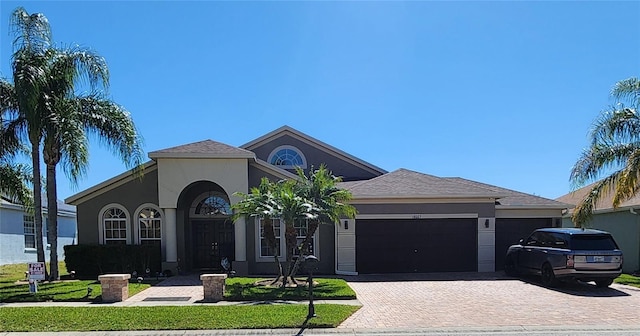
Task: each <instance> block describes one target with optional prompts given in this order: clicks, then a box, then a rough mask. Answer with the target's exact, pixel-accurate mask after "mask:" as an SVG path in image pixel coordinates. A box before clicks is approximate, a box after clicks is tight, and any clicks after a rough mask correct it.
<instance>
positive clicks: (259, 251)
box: [253, 217, 287, 262]
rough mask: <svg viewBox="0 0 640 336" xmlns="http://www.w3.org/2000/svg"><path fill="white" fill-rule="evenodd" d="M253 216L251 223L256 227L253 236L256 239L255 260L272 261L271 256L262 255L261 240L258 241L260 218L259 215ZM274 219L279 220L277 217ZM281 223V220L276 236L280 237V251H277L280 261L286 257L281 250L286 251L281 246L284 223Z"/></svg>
mask: <svg viewBox="0 0 640 336" xmlns="http://www.w3.org/2000/svg"><path fill="white" fill-rule="evenodd" d="M253 218H254V220H253V223H254V224H255V227H256V234H255V236H256V239H255V247H256V248H255V250H256V262H267V261H273V256H263V255H262V245H261V242H260V240H261V239H260V238H261V237H260V221H261V220H262V219H261V218H259V217H253ZM276 219H277V220H279V221H280V219H279V218H275V219H274V221H275V220H276ZM283 224H284V223H282V221H280V237H278V238H280V251H278V252H279V253H278V260H280V261H283V259H286V257H287V256H286V254H283V252H284V253H286V248H285V247H284V246H283V245H285V244H284V225H283Z"/></svg>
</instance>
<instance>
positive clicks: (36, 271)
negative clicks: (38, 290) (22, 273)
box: [29, 262, 44, 280]
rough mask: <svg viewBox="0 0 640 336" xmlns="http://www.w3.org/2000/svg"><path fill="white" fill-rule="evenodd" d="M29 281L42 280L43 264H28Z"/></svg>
mask: <svg viewBox="0 0 640 336" xmlns="http://www.w3.org/2000/svg"><path fill="white" fill-rule="evenodd" d="M29 280H44V263H43V262H34V263H29Z"/></svg>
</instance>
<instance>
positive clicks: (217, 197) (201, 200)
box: [189, 191, 232, 218]
mask: <svg viewBox="0 0 640 336" xmlns="http://www.w3.org/2000/svg"><path fill="white" fill-rule="evenodd" d="M231 213H232V212H231V205H230V204H229V198H228V197H227V195H226V194H225V193H222V192H216V191H211V192H206V193H203V194H201V195H200V196H198V197H197V198H196V200H195V201H194V202H193V204H192V206H191V210H190V212H189V215H190V217H204V218H209V217H223V216H224V217H226V216H230V215H231Z"/></svg>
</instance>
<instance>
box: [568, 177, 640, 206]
mask: <svg viewBox="0 0 640 336" xmlns="http://www.w3.org/2000/svg"><path fill="white" fill-rule="evenodd" d="M594 185H595V183H592V184H590V185H588V186H586V187H582V188H580V189H577V190H575V191H573V192H570V193H568V194H566V195H563V196H560V197H558V198H556V201H558V202H562V203H567V204H572V205H578V203H580V202H581V201H582V199H583V198H584V197H585V196H587V194H588V193H589V192H590V191H591V189H592V188H593V186H594ZM612 204H613V192H610V193H609V194H607V195H606V197H603V198H602V199H601V200H600V201H599V202H598V204H596V208H595V209H594V210H595V211H607V210H614V209H613V205H612ZM635 206H640V195H636V196H634V197H632V198H631V199H629V200H627V201H625V202H623V203H622V204H620V205H619V206H618V208H629V207H635Z"/></svg>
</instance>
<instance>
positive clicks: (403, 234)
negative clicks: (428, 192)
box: [356, 218, 478, 273]
mask: <svg viewBox="0 0 640 336" xmlns="http://www.w3.org/2000/svg"><path fill="white" fill-rule="evenodd" d="M477 223H478V220H477V219H475V218H456V219H389V220H387V219H369V220H360V219H359V220H357V222H356V269H357V271H358V273H413V272H422V273H426V272H474V271H477V269H478V257H477V253H478V234H477Z"/></svg>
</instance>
